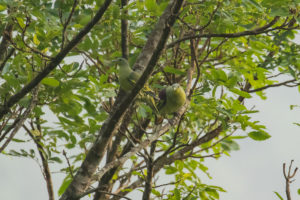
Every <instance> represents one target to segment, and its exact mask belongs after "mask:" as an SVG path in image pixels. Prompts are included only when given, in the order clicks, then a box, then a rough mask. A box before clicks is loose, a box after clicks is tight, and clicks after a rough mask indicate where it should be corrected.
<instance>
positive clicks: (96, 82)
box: [0, 0, 300, 200]
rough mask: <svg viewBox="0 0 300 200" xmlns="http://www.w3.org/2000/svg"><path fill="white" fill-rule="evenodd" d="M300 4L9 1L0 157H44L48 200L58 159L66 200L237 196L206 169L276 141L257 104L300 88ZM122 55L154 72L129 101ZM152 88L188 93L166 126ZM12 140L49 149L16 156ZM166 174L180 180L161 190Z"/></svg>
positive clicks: (0, 53) (1, 12) (3, 9)
mask: <svg viewBox="0 0 300 200" xmlns="http://www.w3.org/2000/svg"><path fill="white" fill-rule="evenodd" d="M299 9H300V7H299V1H298V0H285V1H271V0H244V1H240V0H231V1H229V0H222V1H215V0H212V1H205V0H203V1H199V0H198V1H197V0H187V1H183V0H177V1H166V0H159V1H154V0H145V1H127V0H121V1H120V0H117V1H112V0H101V1H95V0H82V1H78V0H65V1H50V0H23V1H8V0H3V1H1V3H0V18H1V24H0V31H1V33H2V36H1V44H0V71H1V86H0V95H1V107H0V120H1V126H0V131H1V132H0V142H1V143H0V152H1V153H2V154H4V155H9V156H11V155H13V156H22V157H30V158H34V159H36V158H39V159H40V161H41V165H42V169H43V175H44V177H45V180H46V182H47V189H48V193H49V199H54V191H53V187H52V179H51V173H50V166H51V165H49V164H50V163H55V164H60V165H61V171H62V172H64V173H65V174H66V178H65V180H64V182H63V183H62V185H61V187H60V190H59V191H58V193H59V195H61V196H60V199H61V200H65V199H79V198H81V197H83V196H86V195H88V194H91V193H94V196H93V197H91V198H92V199H95V200H99V199H120V198H126V195H127V194H128V193H130V192H132V191H136V190H138V189H141V191H142V192H143V199H145V200H146V199H150V197H151V198H152V197H155V198H157V199H218V197H219V192H223V191H224V190H223V189H222V188H221V187H218V186H212V185H207V184H205V183H202V181H201V179H200V178H199V177H198V176H197V173H195V170H200V171H202V172H204V173H207V170H208V168H207V167H205V166H204V165H203V160H204V159H205V158H206V157H214V158H218V157H220V156H222V155H223V154H225V155H229V154H230V152H231V151H233V150H238V149H239V146H238V143H237V140H239V139H243V138H245V137H251V138H252V139H254V140H265V139H268V138H269V137H270V135H269V134H268V133H267V132H266V131H265V126H264V125H262V124H260V123H259V122H258V121H253V120H251V114H252V113H255V112H258V111H256V110H253V109H251V108H247V107H246V106H245V105H244V102H245V101H246V100H247V99H249V98H251V97H252V95H258V96H260V97H261V98H262V99H266V97H265V96H264V91H265V90H266V89H268V88H271V87H279V86H287V87H298V88H299V89H300V87H299V80H298V78H299V69H300V62H299V56H298V55H299V51H300V48H299V45H297V44H296V43H294V42H293V40H292V39H293V38H294V37H295V34H296V33H297V32H296V30H299V19H300V17H299ZM116 57H124V58H127V59H129V63H130V64H131V66H133V69H134V70H136V69H143V70H144V72H143V74H142V76H141V78H140V79H139V81H138V82H137V83H136V85H135V87H134V88H133V89H132V91H131V92H130V93H128V94H127V93H126V94H125V93H124V92H122V91H121V90H119V86H118V77H117V75H116V68H115V67H114V66H113V65H111V64H110V61H111V60H113V59H114V58H116ZM281 77H285V79H284V81H281V82H280V81H278V80H282V79H281ZM286 77H288V78H286ZM146 82H147V83H148V84H149V87H151V88H152V89H153V90H154V91H155V92H156V94H158V92H159V90H160V89H162V88H163V87H164V86H166V85H171V84H173V83H179V84H180V85H181V86H183V87H184V88H185V92H186V95H187V101H186V103H185V105H184V106H183V107H182V108H181V110H180V111H178V112H177V113H176V114H174V115H168V116H166V118H167V119H166V120H164V122H163V124H158V125H157V124H155V122H154V118H155V117H154V115H155V113H154V112H153V111H152V109H151V108H150V107H149V106H148V105H147V104H145V103H143V102H141V101H138V100H136V98H135V97H136V96H137V94H138V93H139V91H140V90H141V89H142V88H143V86H144V85H145V83H146ZM50 113H52V114H54V115H55V116H56V117H55V119H52V122H51V121H50V120H49V117H48V115H49V114H50ZM53 121H54V122H55V125H54V122H53ZM237 130H243V131H244V133H245V134H244V135H242V136H241V135H234V133H235V131H237ZM17 133H18V134H17ZM13 142H30V143H34V144H35V145H36V149H33V148H32V149H30V150H24V149H14V148H12V149H9V150H7V146H8V145H9V144H10V143H13ZM37 153H38V154H37ZM69 155H71V156H69ZM159 173H160V174H164V175H168V176H172V177H173V179H174V181H171V182H169V183H164V184H162V185H158V184H157V183H156V182H157V179H156V177H157V175H158V174H159ZM168 185H170V186H172V187H171V189H168V191H164V190H162V189H161V188H163V187H165V186H168ZM92 186H93V187H94V188H92Z"/></svg>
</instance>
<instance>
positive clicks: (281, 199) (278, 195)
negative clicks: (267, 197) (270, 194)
mask: <svg viewBox="0 0 300 200" xmlns="http://www.w3.org/2000/svg"><path fill="white" fill-rule="evenodd" d="M274 193H275V194H276V196H277V197H278V198H279V199H280V200H284V199H283V198H282V196H281V195H280V194H279V193H278V192H274Z"/></svg>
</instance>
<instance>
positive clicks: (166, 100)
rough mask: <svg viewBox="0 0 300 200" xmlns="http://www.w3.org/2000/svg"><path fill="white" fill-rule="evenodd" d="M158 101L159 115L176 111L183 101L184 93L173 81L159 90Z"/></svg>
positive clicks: (184, 98)
mask: <svg viewBox="0 0 300 200" xmlns="http://www.w3.org/2000/svg"><path fill="white" fill-rule="evenodd" d="M159 98H160V101H159V102H158V105H157V108H158V111H159V113H160V114H161V115H165V114H172V113H175V112H177V111H178V110H179V109H180V108H181V107H182V106H183V104H184V103H185V100H186V95H185V92H184V90H183V88H182V87H181V86H180V85H179V84H178V83H175V84H173V85H171V86H167V87H166V88H164V89H163V90H161V91H160V92H159Z"/></svg>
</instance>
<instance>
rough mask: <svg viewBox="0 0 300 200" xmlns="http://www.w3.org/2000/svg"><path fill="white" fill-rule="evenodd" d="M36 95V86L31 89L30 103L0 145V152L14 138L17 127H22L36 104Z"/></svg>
mask: <svg viewBox="0 0 300 200" xmlns="http://www.w3.org/2000/svg"><path fill="white" fill-rule="evenodd" d="M37 95H38V88H36V89H35V90H34V91H33V95H32V99H31V101H30V104H29V106H28V108H27V109H26V110H25V112H24V113H23V115H22V117H21V118H20V120H18V121H17V122H16V124H15V126H14V130H13V131H12V132H11V134H10V136H9V137H8V138H7V139H6V141H5V142H4V144H3V145H2V146H1V147H0V153H1V152H2V151H3V150H4V149H5V148H6V146H7V145H8V144H9V143H10V142H11V140H12V139H13V138H14V136H15V135H16V133H17V132H18V131H19V129H20V128H21V127H22V125H23V123H24V121H25V120H26V119H27V117H28V116H29V114H30V113H31V112H32V110H33V108H34V107H35V105H36V104H37V101H38V100H37Z"/></svg>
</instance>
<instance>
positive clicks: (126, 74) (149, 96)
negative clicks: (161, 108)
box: [113, 58, 158, 112]
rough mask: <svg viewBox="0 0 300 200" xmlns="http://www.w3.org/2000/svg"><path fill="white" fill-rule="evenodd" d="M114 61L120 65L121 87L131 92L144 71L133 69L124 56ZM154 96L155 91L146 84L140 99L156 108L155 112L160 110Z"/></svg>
mask: <svg viewBox="0 0 300 200" xmlns="http://www.w3.org/2000/svg"><path fill="white" fill-rule="evenodd" d="M113 62H115V63H116V64H117V65H118V66H119V83H120V87H121V89H122V90H124V91H125V92H130V91H131V90H132V89H133V88H134V86H135V84H136V83H137V81H138V80H139V78H140V77H141V75H142V72H141V71H133V70H132V69H131V67H130V66H129V63H128V61H127V60H126V59H124V58H117V59H116V60H114V61H113ZM153 96H155V94H154V92H153V91H152V90H151V89H150V88H149V87H148V86H147V85H145V86H144V88H143V89H142V92H141V93H140V94H139V98H138V99H139V100H142V101H145V102H146V103H147V104H148V105H149V106H150V107H151V108H152V109H153V110H154V112H158V111H157V108H156V106H155V101H154V99H153Z"/></svg>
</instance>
